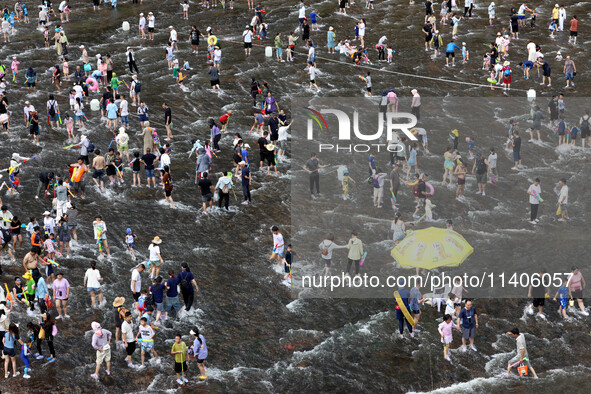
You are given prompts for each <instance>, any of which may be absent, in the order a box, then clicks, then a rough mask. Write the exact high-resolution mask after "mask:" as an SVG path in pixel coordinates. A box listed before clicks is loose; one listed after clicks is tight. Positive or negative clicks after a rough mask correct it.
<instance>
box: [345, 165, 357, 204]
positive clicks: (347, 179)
mask: <svg viewBox="0 0 591 394" xmlns="http://www.w3.org/2000/svg"><path fill="white" fill-rule="evenodd" d="M351 182H353V183H355V180H354V179H353V178H351V176H350V175H349V170H345V171H344V172H343V180H342V184H343V200H347V199H348V198H349V185H350V184H351Z"/></svg>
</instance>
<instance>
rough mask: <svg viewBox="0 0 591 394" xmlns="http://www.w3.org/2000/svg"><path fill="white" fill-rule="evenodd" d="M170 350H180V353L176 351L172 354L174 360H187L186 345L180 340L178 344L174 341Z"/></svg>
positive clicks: (181, 361) (178, 361) (180, 361)
mask: <svg viewBox="0 0 591 394" xmlns="http://www.w3.org/2000/svg"><path fill="white" fill-rule="evenodd" d="M172 351H173V352H179V351H180V352H182V353H177V354H175V355H174V361H175V362H177V363H184V362H185V361H187V345H186V344H185V342H181V343H179V344H177V343H176V342H175V343H174V344H173V345H172Z"/></svg>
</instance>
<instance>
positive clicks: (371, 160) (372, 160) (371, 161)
mask: <svg viewBox="0 0 591 394" xmlns="http://www.w3.org/2000/svg"><path fill="white" fill-rule="evenodd" d="M367 161H368V162H369V175H372V171H371V170H375V169H376V158H375V157H373V156H369V158H368V159H367Z"/></svg>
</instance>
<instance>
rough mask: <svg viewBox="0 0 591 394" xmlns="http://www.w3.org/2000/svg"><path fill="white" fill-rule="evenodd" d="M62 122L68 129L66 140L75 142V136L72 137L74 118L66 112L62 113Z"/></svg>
mask: <svg viewBox="0 0 591 394" xmlns="http://www.w3.org/2000/svg"><path fill="white" fill-rule="evenodd" d="M64 124H65V125H66V130H68V142H75V141H76V137H74V119H73V118H72V117H71V116H70V114H69V113H67V112H66V113H65V114H64Z"/></svg>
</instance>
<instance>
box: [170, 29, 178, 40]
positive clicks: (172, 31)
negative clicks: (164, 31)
mask: <svg viewBox="0 0 591 394" xmlns="http://www.w3.org/2000/svg"><path fill="white" fill-rule="evenodd" d="M176 36H177V34H176V30H174V29H172V30H171V31H170V41H176Z"/></svg>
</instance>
